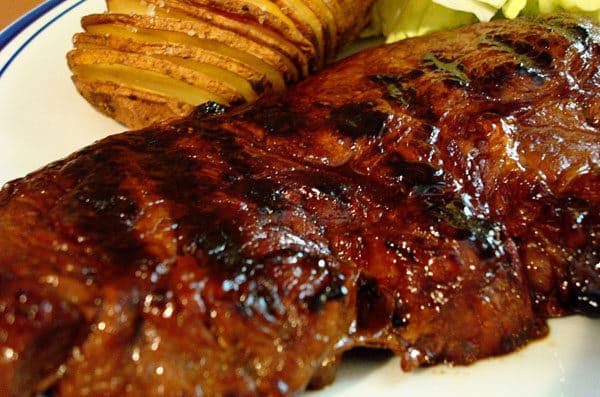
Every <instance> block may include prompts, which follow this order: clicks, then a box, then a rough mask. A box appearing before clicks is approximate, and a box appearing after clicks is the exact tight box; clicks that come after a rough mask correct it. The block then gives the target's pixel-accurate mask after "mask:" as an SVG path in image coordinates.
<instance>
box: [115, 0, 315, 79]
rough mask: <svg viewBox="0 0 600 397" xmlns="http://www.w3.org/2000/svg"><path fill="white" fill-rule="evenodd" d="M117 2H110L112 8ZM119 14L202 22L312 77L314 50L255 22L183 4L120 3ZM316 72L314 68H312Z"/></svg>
mask: <svg viewBox="0 0 600 397" xmlns="http://www.w3.org/2000/svg"><path fill="white" fill-rule="evenodd" d="M111 2H113V3H114V0H109V4H110V3H111ZM116 4H118V7H115V9H117V10H123V9H124V8H126V6H130V7H131V10H132V11H130V14H131V13H134V14H138V15H148V16H158V17H163V18H175V19H179V20H185V21H202V22H205V23H208V24H210V25H212V26H216V27H219V28H222V29H225V30H229V31H232V32H235V33H237V34H239V35H241V36H243V37H246V38H248V39H250V40H252V41H254V42H256V43H258V44H260V45H263V46H265V47H268V48H271V49H272V50H274V51H277V52H280V53H282V54H283V55H284V56H286V57H287V58H289V59H290V60H291V61H292V62H293V63H294V64H295V65H296V67H297V68H298V69H299V70H301V74H302V76H306V75H308V73H309V63H310V61H311V60H312V59H314V58H315V50H314V48H313V47H312V46H306V45H305V46H304V49H302V48H300V47H299V46H297V45H295V44H293V43H292V42H290V41H288V40H287V39H285V38H284V37H282V36H281V35H279V34H277V32H274V31H272V30H270V29H268V28H266V27H263V26H262V25H261V24H259V23H258V22H257V21H254V20H250V19H247V20H240V19H239V18H234V17H232V16H231V15H228V14H225V13H224V12H223V11H222V10H217V9H213V8H209V7H204V6H192V5H190V4H189V3H187V2H185V1H181V0H120V1H118V2H116ZM313 69H314V67H313Z"/></svg>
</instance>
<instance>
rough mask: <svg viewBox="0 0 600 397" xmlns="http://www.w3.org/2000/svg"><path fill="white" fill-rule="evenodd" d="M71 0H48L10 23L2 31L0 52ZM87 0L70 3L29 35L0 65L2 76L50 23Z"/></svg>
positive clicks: (0, 34)
mask: <svg viewBox="0 0 600 397" xmlns="http://www.w3.org/2000/svg"><path fill="white" fill-rule="evenodd" d="M67 1H69V0H46V1H44V2H43V3H41V4H40V5H38V6H37V7H35V8H34V9H33V10H31V11H29V12H28V13H26V14H25V15H23V16H21V17H20V18H19V19H17V20H16V21H14V22H13V23H11V24H10V25H8V26H7V27H6V28H5V29H4V30H2V31H0V52H1V51H3V50H5V49H6V47H7V46H8V45H9V44H10V43H11V42H13V41H14V40H15V39H16V38H17V37H18V36H19V35H20V34H21V33H22V32H23V31H24V30H25V29H27V28H28V27H29V26H31V25H32V24H34V23H35V22H37V21H39V20H40V19H41V18H42V17H44V16H45V15H47V14H48V13H50V12H51V11H52V10H54V9H55V8H56V7H58V6H59V5H61V4H64V3H66V2H67ZM86 1H87V0H77V1H75V3H74V4H72V5H70V6H69V7H67V8H66V9H64V10H63V11H61V12H60V13H58V14H57V15H55V16H54V17H53V18H51V19H50V20H49V21H47V22H46V23H44V24H43V25H42V26H41V27H40V28H38V29H37V30H36V31H35V32H33V33H32V34H31V35H30V36H29V37H27V38H26V39H25V40H24V41H23V43H22V44H21V45H19V47H18V48H17V49H16V50H15V51H14V52H13V53H12V54H11V55H10V56H9V57H8V60H7V61H6V63H4V65H1V67H0V78H1V77H2V76H3V75H4V73H5V72H6V70H7V69H8V67H9V66H10V65H11V64H12V63H13V61H14V60H15V58H17V57H18V56H19V54H20V53H21V52H22V51H23V50H24V49H25V47H27V46H28V45H29V43H31V42H32V41H33V40H34V39H35V38H36V37H37V36H38V35H39V34H40V33H42V32H43V31H44V30H46V29H47V28H48V27H49V26H50V25H52V24H53V23H54V22H56V21H57V20H58V19H60V18H61V17H62V16H64V15H65V14H67V13H68V12H70V11H71V10H73V9H74V8H76V7H78V6H79V5H80V4H82V3H84V2H86Z"/></svg>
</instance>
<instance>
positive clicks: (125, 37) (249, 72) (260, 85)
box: [73, 27, 285, 95]
mask: <svg viewBox="0 0 600 397" xmlns="http://www.w3.org/2000/svg"><path fill="white" fill-rule="evenodd" d="M118 30H119V28H117V27H114V31H113V34H90V33H78V34H76V35H75V36H74V37H73V43H74V44H75V46H76V47H77V48H92V47H96V48H103V47H104V48H110V49H114V50H118V51H123V52H133V53H137V54H144V55H150V56H157V57H168V59H170V60H171V61H172V62H175V63H177V62H180V61H184V60H185V61H189V62H196V63H198V64H200V65H195V66H194V67H201V65H211V66H213V67H215V68H218V73H219V76H218V77H219V78H223V77H224V78H226V79H227V80H228V81H229V82H230V83H231V84H232V85H234V86H235V87H236V89H238V90H239V91H240V92H242V91H244V90H245V89H246V88H245V87H247V86H250V87H251V88H252V90H253V91H254V93H255V94H256V95H263V94H266V93H269V92H273V91H274V90H275V91H281V90H283V89H284V87H285V82H284V81H283V79H282V78H281V75H280V74H278V73H272V76H267V75H268V73H266V71H265V70H261V69H260V68H258V69H253V68H251V67H250V66H248V64H246V63H242V62H240V61H238V60H236V59H234V58H231V57H227V56H225V55H223V54H221V53H219V52H214V51H210V50H207V49H203V48H198V47H192V46H187V45H184V44H180V43H177V42H175V41H170V42H164V41H160V40H156V37H146V36H145V35H143V34H140V33H139V32H138V33H133V32H130V31H128V30H127V29H122V31H119V32H117V31H118ZM130 37H134V38H135V40H132V39H131V38H130ZM265 68H266V66H265ZM263 69H264V68H263ZM269 77H271V80H269ZM238 81H239V84H238Z"/></svg>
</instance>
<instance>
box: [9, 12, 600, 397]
mask: <svg viewBox="0 0 600 397" xmlns="http://www.w3.org/2000/svg"><path fill="white" fill-rule="evenodd" d="M104 9H105V5H104V1H103V0H67V1H60V0H54V1H53V0H51V1H48V2H46V3H45V4H44V5H42V6H41V8H38V9H36V10H35V11H34V12H33V13H31V14H29V15H28V16H27V17H26V18H24V19H22V20H20V21H19V22H17V23H15V24H13V25H11V26H10V27H9V28H8V29H6V30H4V31H3V32H2V33H1V34H0V47H1V45H2V44H3V43H6V42H7V41H8V40H10V41H9V42H8V43H7V44H6V45H5V46H4V48H1V49H0V185H1V184H3V183H4V182H6V181H8V180H10V179H13V178H16V177H19V176H22V175H24V174H26V173H28V172H30V171H33V170H35V169H37V168H39V167H41V166H43V165H44V164H46V163H48V162H50V161H52V160H55V159H58V158H60V157H63V156H66V155H67V154H69V153H71V152H72V151H74V150H77V149H79V148H81V147H83V146H86V145H88V144H90V143H92V142H93V141H95V140H97V139H99V138H102V137H104V136H106V135H108V134H111V133H116V132H119V131H122V130H123V127H122V126H120V125H119V124H117V123H115V122H114V121H112V120H109V119H107V118H105V117H103V116H101V115H100V114H98V113H96V112H95V111H94V110H93V109H92V108H91V107H90V106H89V105H88V104H87V103H86V102H85V101H84V100H83V99H82V98H81V97H79V95H78V94H77V92H76V91H75V89H74V88H73V85H72V84H71V81H70V77H69V76H70V73H69V70H68V69H67V66H66V61H65V53H66V52H67V51H68V50H69V49H70V48H71V39H70V38H71V36H72V35H73V34H74V33H75V32H77V31H80V30H81V29H80V26H79V18H80V17H81V16H83V15H85V14H90V13H93V12H102V11H103V10H104ZM551 328H552V329H551V334H550V336H549V337H548V338H546V339H544V340H542V341H539V342H535V343H533V344H531V345H529V346H528V347H526V348H525V349H523V350H522V351H520V352H518V353H514V354H510V355H508V356H505V357H500V358H494V359H488V360H484V361H480V362H479V363H477V364H475V365H472V366H469V367H453V368H450V367H447V366H438V367H434V368H428V369H422V370H418V371H416V372H413V373H403V372H401V370H400V368H399V364H398V360H397V359H395V358H389V357H388V358H386V357H382V356H378V357H375V358H373V357H371V358H369V357H359V358H356V357H353V358H351V359H350V360H347V361H346V362H345V363H344V364H343V365H342V368H341V370H340V373H339V375H338V378H337V381H336V383H335V384H334V385H333V386H331V387H329V388H327V389H325V390H323V391H320V392H314V393H309V395H310V396H311V397H325V396H328V397H333V396H345V397H348V396H356V397H359V396H360V397H363V396H367V395H368V396H373V397H386V396H394V397H396V396H410V397H428V396H433V395H440V396H442V397H454V396H456V397H459V396H460V397H484V396H485V397H506V396H510V397H520V396H527V397H593V396H600V373H599V372H600V321H594V320H589V319H584V318H579V317H572V318H567V319H561V320H555V321H552V322H551Z"/></svg>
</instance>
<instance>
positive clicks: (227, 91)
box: [67, 47, 245, 104]
mask: <svg viewBox="0 0 600 397" xmlns="http://www.w3.org/2000/svg"><path fill="white" fill-rule="evenodd" d="M67 60H68V63H69V67H70V68H71V70H73V72H74V73H75V74H76V75H77V74H78V73H79V70H80V69H81V68H79V69H78V67H81V66H83V65H85V66H88V67H90V66H91V65H96V66H97V68H96V69H94V70H96V71H98V72H99V73H100V72H102V73H100V74H101V76H99V78H98V79H99V80H106V79H107V77H110V78H108V80H110V81H113V80H114V79H117V81H118V82H123V83H125V82H130V83H131V84H130V85H131V86H133V87H136V86H138V87H139V86H140V84H153V90H156V89H158V88H159V87H160V89H161V90H164V91H166V90H168V91H169V95H172V96H175V93H176V92H177V91H178V90H177V89H173V88H170V87H169V84H170V85H175V84H177V85H178V89H180V88H182V87H187V86H190V87H194V88H195V89H192V88H190V90H187V91H186V95H180V96H179V97H177V96H176V98H177V99H180V100H184V99H185V98H187V97H189V96H190V94H191V93H196V92H200V93H202V95H201V96H200V100H205V99H208V100H210V101H214V102H218V103H221V104H241V103H244V102H245V100H244V98H243V97H242V96H241V95H240V93H239V92H238V91H237V90H236V89H235V87H233V86H231V85H230V84H229V83H228V82H226V81H224V80H222V79H214V78H212V77H211V76H209V75H208V74H206V73H203V72H199V71H197V70H193V69H190V68H187V67H183V66H181V65H178V64H176V63H173V62H170V61H169V60H167V59H161V58H157V57H153V56H147V55H143V54H135V53H129V52H122V51H115V50H111V49H104V48H85V47H84V48H76V49H75V50H73V51H71V52H69V53H68V54H67ZM98 65H104V66H102V68H100V66H98ZM113 66H114V67H113ZM138 75H139V76H143V77H139V78H138ZM163 81H166V82H167V83H164V84H163ZM158 82H160V83H158ZM141 86H142V87H143V85H141ZM188 91H189V93H188ZM159 92H160V91H159ZM192 100H193V101H192V102H191V103H195V102H196V103H201V102H198V99H197V98H195V97H194V98H192Z"/></svg>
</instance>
